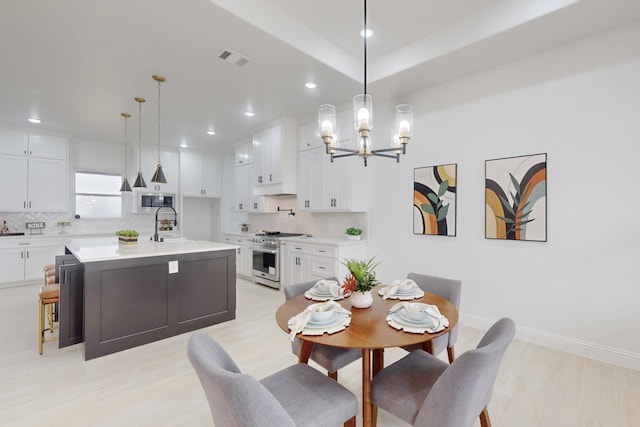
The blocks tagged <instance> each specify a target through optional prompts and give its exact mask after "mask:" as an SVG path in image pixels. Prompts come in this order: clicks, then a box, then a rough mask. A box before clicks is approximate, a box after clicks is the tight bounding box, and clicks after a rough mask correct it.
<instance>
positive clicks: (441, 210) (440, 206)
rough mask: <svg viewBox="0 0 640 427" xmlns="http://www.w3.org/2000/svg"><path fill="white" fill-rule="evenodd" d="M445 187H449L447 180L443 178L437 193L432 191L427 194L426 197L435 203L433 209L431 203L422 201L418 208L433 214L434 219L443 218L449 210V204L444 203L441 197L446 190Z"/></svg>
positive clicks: (440, 219) (439, 219)
mask: <svg viewBox="0 0 640 427" xmlns="http://www.w3.org/2000/svg"><path fill="white" fill-rule="evenodd" d="M447 188H449V180H447V179H445V180H444V181H442V182H441V183H440V188H438V194H437V195H436V194H434V193H429V194H427V198H428V199H429V200H430V201H431V202H432V203H433V204H435V205H436V207H435V209H434V208H433V205H432V204H431V203H423V204H422V205H420V209H422V210H423V211H425V212H426V213H428V214H431V215H434V216H435V217H436V221H442V220H443V219H445V218H446V217H447V213H448V212H449V205H445V204H444V203H443V202H442V199H441V197H442V196H444V193H446V192H447Z"/></svg>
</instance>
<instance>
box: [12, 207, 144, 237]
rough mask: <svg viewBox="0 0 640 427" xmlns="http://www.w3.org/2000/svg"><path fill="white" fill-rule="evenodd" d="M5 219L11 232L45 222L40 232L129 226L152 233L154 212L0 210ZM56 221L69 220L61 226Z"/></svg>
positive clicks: (101, 230)
mask: <svg viewBox="0 0 640 427" xmlns="http://www.w3.org/2000/svg"><path fill="white" fill-rule="evenodd" d="M1 220H6V221H7V225H8V226H9V231H11V232H24V233H25V234H29V230H27V229H26V226H25V224H26V223H27V222H39V221H43V222H45V223H46V226H45V229H44V230H42V234H51V235H54V234H113V233H115V231H116V230H121V229H123V228H131V229H135V230H137V231H138V232H139V233H141V234H153V232H154V226H155V224H154V221H155V214H152V213H149V214H129V215H126V216H124V217H123V218H80V219H75V218H74V217H73V215H70V214H68V213H50V212H17V213H16V212H0V221H1ZM58 222H69V223H70V224H71V225H69V226H66V227H62V226H58V225H57V223H58Z"/></svg>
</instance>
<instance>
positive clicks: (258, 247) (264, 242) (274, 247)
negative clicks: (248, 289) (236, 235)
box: [251, 231, 302, 289]
mask: <svg viewBox="0 0 640 427" xmlns="http://www.w3.org/2000/svg"><path fill="white" fill-rule="evenodd" d="M301 235H302V234H300V233H281V232H279V231H269V232H266V233H264V234H256V236H255V237H254V238H253V239H251V251H252V253H253V256H252V259H253V261H252V274H253V281H254V282H255V283H259V284H261V285H265V286H269V287H272V288H276V289H280V238H281V237H293V236H301Z"/></svg>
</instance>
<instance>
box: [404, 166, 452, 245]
mask: <svg viewBox="0 0 640 427" xmlns="http://www.w3.org/2000/svg"><path fill="white" fill-rule="evenodd" d="M457 169H458V165H457V164H455V163H454V164H449V165H439V166H429V167H424V168H415V169H414V170H413V233H414V234H429V235H439V236H455V235H456V189H457V187H456V179H457V176H456V175H457Z"/></svg>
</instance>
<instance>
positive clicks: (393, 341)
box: [276, 290, 458, 427]
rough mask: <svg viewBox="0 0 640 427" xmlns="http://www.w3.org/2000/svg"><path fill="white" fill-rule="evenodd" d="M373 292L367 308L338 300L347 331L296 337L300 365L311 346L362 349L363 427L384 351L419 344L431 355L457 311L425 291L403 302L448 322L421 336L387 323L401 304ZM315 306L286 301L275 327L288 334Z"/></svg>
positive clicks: (369, 420) (300, 299)
mask: <svg viewBox="0 0 640 427" xmlns="http://www.w3.org/2000/svg"><path fill="white" fill-rule="evenodd" d="M372 293H373V294H374V295H373V305H372V306H371V307H369V308H355V307H352V306H351V303H350V302H349V298H345V299H342V300H339V301H337V302H339V303H340V304H341V305H342V306H343V307H344V308H346V309H347V310H349V311H351V323H350V324H349V326H348V327H347V328H346V329H344V330H342V331H340V332H336V333H333V334H326V333H325V334H324V335H303V334H302V333H299V334H297V337H298V338H300V340H301V341H302V345H301V347H300V353H299V354H298V361H299V362H301V363H308V361H309V356H310V355H311V349H312V348H313V345H314V344H323V345H328V346H333V347H343V348H358V349H361V350H362V425H363V426H366V427H368V426H371V425H372V406H371V379H372V378H373V377H374V376H375V375H376V374H377V373H378V372H380V370H381V369H382V368H383V367H384V349H385V348H391V347H404V346H408V345H412V344H422V346H423V348H424V349H425V350H426V351H429V352H431V350H432V347H431V340H432V339H434V338H435V337H438V336H440V335H443V334H446V333H447V332H448V331H449V330H450V329H451V328H453V327H454V326H455V325H456V324H457V323H458V310H456V307H455V306H454V305H453V304H452V303H451V302H450V301H448V300H446V299H444V298H442V297H440V296H438V295H435V294H432V293H428V292H425V295H424V297H422V298H419V299H414V300H412V301H403V302H420V303H425V304H433V305H436V306H437V307H438V310H440V313H441V314H443V315H444V316H445V317H446V318H447V319H448V320H449V326H448V327H447V328H445V329H444V330H442V331H440V332H437V333H428V332H425V333H421V334H418V333H409V332H404V331H402V330H397V329H394V328H392V327H391V326H389V325H388V324H387V321H386V317H387V315H388V312H389V309H390V308H391V307H393V305H395V304H396V303H398V302H400V301H398V300H394V299H386V300H385V299H382V297H381V296H379V295H378V294H377V293H376V292H375V290H374V291H373V292H372ZM314 303H317V301H312V300H310V299H307V298H305V296H304V294H301V295H297V296H295V297H293V298H291V299H289V300H287V301H286V302H285V303H284V304H282V305H281V306H280V307H279V308H278V310H277V311H276V322H277V324H278V326H279V327H280V328H281V329H282V330H283V331H285V332H287V333H289V326H288V323H289V319H291V318H292V317H293V316H295V315H297V314H298V313H300V312H302V311H304V309H305V308H306V307H307V306H308V305H310V304H314ZM372 352H373V361H372V357H371V353H372Z"/></svg>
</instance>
